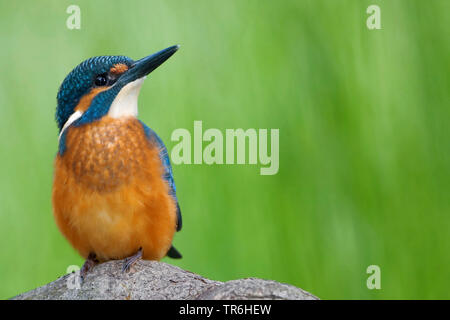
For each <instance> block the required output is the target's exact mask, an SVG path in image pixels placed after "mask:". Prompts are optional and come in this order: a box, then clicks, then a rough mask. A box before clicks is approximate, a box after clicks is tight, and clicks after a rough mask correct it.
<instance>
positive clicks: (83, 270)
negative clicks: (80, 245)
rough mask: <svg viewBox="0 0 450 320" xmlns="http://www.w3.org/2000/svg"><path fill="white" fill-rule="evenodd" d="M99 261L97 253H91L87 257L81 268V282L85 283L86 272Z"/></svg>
mask: <svg viewBox="0 0 450 320" xmlns="http://www.w3.org/2000/svg"><path fill="white" fill-rule="evenodd" d="M98 262H99V261H98V260H97V257H96V255H95V253H92V252H91V253H89V256H88V257H87V259H86V261H85V262H84V264H83V266H82V267H81V270H80V280H81V283H83V281H84V278H85V277H86V274H87V273H88V272H89V270H91V269H92V268H93V267H94V266H95V265H96V264H98Z"/></svg>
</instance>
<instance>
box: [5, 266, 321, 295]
mask: <svg viewBox="0 0 450 320" xmlns="http://www.w3.org/2000/svg"><path fill="white" fill-rule="evenodd" d="M122 263H123V261H109V262H106V263H102V264H100V265H98V266H96V267H95V268H94V269H93V270H91V271H90V272H89V273H88V274H87V276H86V278H85V280H84V282H83V284H82V285H80V283H79V274H78V272H77V273H71V274H67V275H65V276H63V277H61V278H59V279H57V280H55V281H53V282H51V283H49V284H47V285H45V286H42V287H40V288H37V289H34V290H31V291H29V292H26V293H23V294H20V295H18V296H16V297H14V298H13V299H17V300H30V299H33V300H34V299H39V300H47V299H51V300H61V299H75V300H86V299H105V300H139V299H151V300H155V299H158V300H160V299H175V300H177V299H200V300H204V299H207V300H215V299H226V300H241V299H242V300H248V299H282V300H285V299H289V300H315V299H318V298H317V297H315V296H314V295H312V294H310V293H308V292H306V291H304V290H302V289H299V288H297V287H294V286H292V285H288V284H283V283H279V282H276V281H271V280H262V279H255V278H247V279H240V280H232V281H228V282H220V281H214V280H209V279H206V278H203V277H202V276H199V275H197V274H195V273H192V272H189V271H185V270H183V269H180V268H178V267H175V266H172V265H170V264H167V263H164V262H156V261H145V260H142V261H138V262H137V263H136V264H135V265H134V266H133V267H132V269H131V271H130V272H129V273H122V271H121V270H122Z"/></svg>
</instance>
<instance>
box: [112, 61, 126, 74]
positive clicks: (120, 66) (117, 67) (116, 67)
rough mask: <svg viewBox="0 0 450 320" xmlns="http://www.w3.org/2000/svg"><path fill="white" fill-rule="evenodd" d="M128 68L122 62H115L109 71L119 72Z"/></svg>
mask: <svg viewBox="0 0 450 320" xmlns="http://www.w3.org/2000/svg"><path fill="white" fill-rule="evenodd" d="M127 70H128V66H127V65H126V64H123V63H117V64H115V65H114V66H113V67H112V68H111V69H110V70H109V71H110V72H111V73H115V74H121V73H124V72H125V71H127Z"/></svg>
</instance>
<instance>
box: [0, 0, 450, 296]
mask: <svg viewBox="0 0 450 320" xmlns="http://www.w3.org/2000/svg"><path fill="white" fill-rule="evenodd" d="M73 3H76V4H78V5H79V6H80V8H81V29H80V30H69V29H67V28H66V19H67V17H68V16H69V15H68V14H67V13H66V8H67V7H68V6H69V5H70V4H73ZM371 4H378V5H379V6H380V8H381V25H382V29H381V30H372V31H371V30H368V28H367V27H366V19H367V17H368V14H367V13H366V8H367V7H368V6H369V5H371ZM449 12H450V1H446V0H442V1H413V0H404V1H402V0H396V1H379V0H371V1H359V0H349V1H335V0H328V1H317V0H314V1H312V0H311V1H300V0H297V1H258V0H243V1H215V2H212V1H208V0H204V1H190V0H189V1H188V0H183V1H129V0H126V1H114V2H113V1H41V2H37V1H15V2H11V1H1V4H0V37H1V49H0V70H1V73H0V74H1V75H0V137H1V143H0V155H1V157H0V243H1V250H0V298H9V297H12V296H14V295H16V294H18V293H21V292H23V291H26V290H30V289H33V288H35V287H37V286H40V285H43V284H45V283H47V282H50V281H52V280H54V279H56V278H57V277H59V276H61V275H63V274H64V273H65V271H66V268H67V267H68V266H69V265H73V264H77V265H81V264H82V259H81V258H80V257H79V256H78V255H77V253H76V252H75V251H74V250H73V249H72V248H71V247H70V245H69V244H68V243H67V241H66V240H65V239H64V238H63V237H62V236H61V234H60V233H59V231H58V229H57V227H56V225H55V223H54V221H53V216H52V209H51V200H50V198H51V185H52V174H53V173H52V172H53V169H52V164H53V158H54V156H55V154H56V150H57V139H58V131H57V128H56V124H55V122H54V111H55V107H56V93H57V90H58V87H59V85H60V83H61V82H62V80H63V79H64V77H65V76H66V74H67V73H68V72H69V71H70V70H71V69H72V68H73V67H75V66H76V65H77V64H78V63H80V62H81V61H82V60H84V59H86V58H89V57H91V56H95V55H116V54H121V55H127V56H130V57H131V58H133V59H138V58H141V57H143V56H145V55H148V54H150V53H153V52H155V51H158V50H160V49H163V48H165V47H168V46H170V45H173V44H177V43H178V44H180V45H181V49H180V50H179V52H177V53H176V54H175V55H174V56H173V57H172V58H171V59H170V60H169V61H168V62H167V63H165V64H164V65H163V66H162V67H161V68H160V69H158V70H157V71H155V72H154V73H152V75H151V76H150V77H149V78H148V79H147V81H146V83H145V84H144V87H143V89H142V91H141V95H140V100H139V105H140V119H142V120H143V121H144V122H146V123H147V124H148V125H149V126H150V127H152V128H153V129H154V130H155V131H156V132H158V133H159V134H160V136H161V137H162V138H163V140H164V141H165V142H166V144H167V146H168V149H169V150H171V148H172V147H173V146H174V145H175V143H174V142H171V141H170V136H171V133H172V131H173V130H175V129H177V128H187V129H189V130H190V131H191V132H192V130H193V121H194V120H202V121H203V129H204V130H205V129H207V128H218V129H220V130H222V131H223V132H224V130H225V129H226V128H244V129H247V128H255V129H260V128H278V129H280V170H279V173H278V174H276V175H273V176H261V175H260V174H259V168H260V166H259V165H212V166H208V165H178V166H174V174H175V180H176V183H177V188H178V197H179V199H180V204H181V208H182V211H183V218H184V228H183V230H182V232H180V233H178V234H177V235H176V238H175V245H176V247H177V248H178V249H179V250H180V251H181V252H182V253H183V255H184V258H183V259H182V260H180V261H174V260H164V261H166V262H169V263H173V264H176V265H179V266H180V267H183V268H185V269H188V270H191V271H193V272H197V273H200V274H202V275H204V276H206V277H210V278H213V279H217V280H230V279H235V278H241V277H250V276H252V277H261V278H268V279H275V280H278V281H282V282H287V283H290V284H293V285H296V286H299V287H301V288H303V289H305V290H308V291H310V292H312V293H313V294H316V295H317V296H319V297H320V298H323V299H347V298H348V299H388V298H394V299H403V298H405V299H409V298H425V299H429V298H438V299H439V298H447V299H448V298H450V293H449V290H448V285H449V284H450V274H449V270H450V254H449V253H450V235H449V230H450V200H449V198H450V197H449V193H450V148H449V138H450V134H449V130H450V129H449V120H450V103H449V102H450V99H449V88H450V78H449V70H450V58H449V57H450V54H449V52H450V50H449V44H450V42H449V39H450V37H449V22H450V19H449ZM373 264H375V265H379V266H380V268H381V287H382V289H381V290H368V289H367V287H366V279H367V277H368V275H367V274H366V268H367V267H368V266H369V265H373Z"/></svg>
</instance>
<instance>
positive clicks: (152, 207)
mask: <svg viewBox="0 0 450 320" xmlns="http://www.w3.org/2000/svg"><path fill="white" fill-rule="evenodd" d="M66 146H67V148H66V150H65V152H64V154H63V155H59V154H58V155H57V156H56V159H55V175H54V184H53V196H52V200H53V208H54V215H55V219H56V222H57V225H58V227H59V228H60V230H61V232H62V233H63V234H64V236H65V237H66V238H67V239H68V240H69V242H70V243H71V244H72V245H73V246H74V247H75V249H77V250H78V252H79V253H80V254H81V255H82V256H83V257H85V258H86V257H87V256H88V255H89V254H90V253H95V254H96V255H97V257H98V259H99V260H100V261H106V260H111V259H122V258H125V257H128V256H130V255H132V254H134V253H135V252H136V251H137V250H138V249H139V248H140V247H142V249H143V258H144V259H151V260H159V259H161V258H162V257H164V256H165V254H166V252H167V250H168V249H169V248H170V246H171V243H172V238H173V235H174V233H175V225H176V205H175V202H174V200H173V198H172V197H171V196H170V195H169V191H168V186H167V183H166V182H165V180H164V179H163V178H162V172H163V171H162V170H163V168H162V163H161V160H160V158H159V154H158V153H159V150H158V149H157V148H156V146H155V145H153V144H152V143H151V142H150V141H149V140H148V139H147V137H146V135H145V132H144V129H143V127H142V125H141V123H140V122H139V121H138V120H136V119H135V118H127V119H113V118H110V117H108V116H106V117H104V118H102V119H101V120H99V121H96V122H93V123H91V124H87V125H83V126H80V127H70V128H69V129H68V131H67V135H66Z"/></svg>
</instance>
